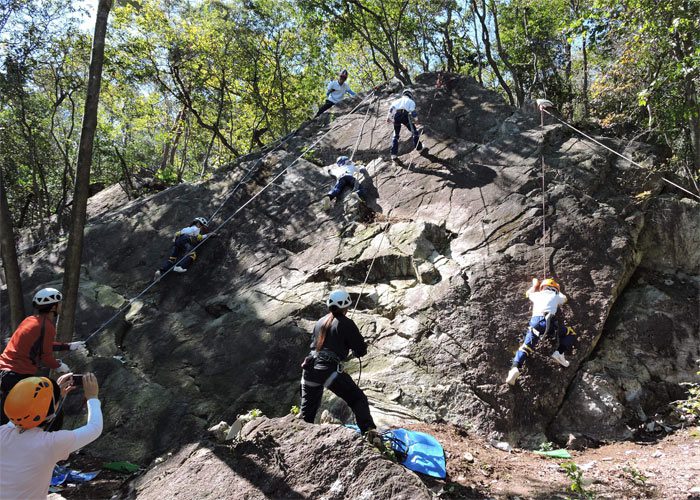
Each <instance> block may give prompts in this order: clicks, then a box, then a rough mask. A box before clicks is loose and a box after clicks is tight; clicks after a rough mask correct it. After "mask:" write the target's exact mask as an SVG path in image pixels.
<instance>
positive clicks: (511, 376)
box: [506, 366, 520, 385]
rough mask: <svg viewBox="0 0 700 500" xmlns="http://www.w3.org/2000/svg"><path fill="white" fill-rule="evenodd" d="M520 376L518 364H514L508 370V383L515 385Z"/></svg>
mask: <svg viewBox="0 0 700 500" xmlns="http://www.w3.org/2000/svg"><path fill="white" fill-rule="evenodd" d="M519 376H520V370H518V367H517V366H514V367H513V368H511V369H510V371H509V372H508V376H507V377H506V384H508V385H515V381H516V380H518V377H519Z"/></svg>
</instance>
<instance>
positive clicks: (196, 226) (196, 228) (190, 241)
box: [154, 217, 213, 280]
mask: <svg viewBox="0 0 700 500" xmlns="http://www.w3.org/2000/svg"><path fill="white" fill-rule="evenodd" d="M208 228H209V222H208V221H207V219H205V218H204V217H195V218H194V220H193V221H192V223H191V224H190V225H189V226H188V227H184V228H182V229H180V230H179V231H178V232H177V233H175V239H174V240H173V246H172V247H171V249H170V257H168V259H167V260H166V261H165V262H163V265H162V266H161V267H160V269H158V270H157V271H156V275H155V277H154V279H156V280H157V279H158V278H160V276H161V275H162V274H163V273H165V272H166V271H167V270H168V269H170V268H171V267H172V268H173V271H175V272H176V273H184V272H186V271H187V269H189V267H190V266H191V265H192V263H193V262H194V261H195V260H197V252H193V251H192V249H193V248H194V247H195V246H197V244H198V243H199V242H200V241H202V240H205V239H207V238H208V237H210V236H213V233H212V234H207V230H208ZM183 257H184V259H183ZM181 259H182V261H180V260H181Z"/></svg>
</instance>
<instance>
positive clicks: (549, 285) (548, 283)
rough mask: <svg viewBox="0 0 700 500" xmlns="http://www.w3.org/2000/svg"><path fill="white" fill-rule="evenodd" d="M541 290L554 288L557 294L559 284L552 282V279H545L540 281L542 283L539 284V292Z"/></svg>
mask: <svg viewBox="0 0 700 500" xmlns="http://www.w3.org/2000/svg"><path fill="white" fill-rule="evenodd" d="M543 288H554V289H555V290H556V291H557V292H558V291H559V283H557V282H556V281H554V280H553V279H552V278H547V279H546V280H542V282H541V283H540V290H541V289H543Z"/></svg>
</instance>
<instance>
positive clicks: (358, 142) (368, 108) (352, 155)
mask: <svg viewBox="0 0 700 500" xmlns="http://www.w3.org/2000/svg"><path fill="white" fill-rule="evenodd" d="M380 101H381V99H377V101H376V102H377V109H379V102H380ZM371 108H372V103H369V104H368V105H367V111H366V112H365V118H364V120H363V121H362V126H361V127H360V131H359V133H358V134H357V139H356V140H355V147H354V148H353V150H352V154H351V155H350V161H352V160H353V158H355V153H356V152H357V147H358V146H359V145H360V139H361V138H362V133H363V132H364V130H365V124H366V123H367V121H368V119H367V116H368V115H369V110H370V109H371Z"/></svg>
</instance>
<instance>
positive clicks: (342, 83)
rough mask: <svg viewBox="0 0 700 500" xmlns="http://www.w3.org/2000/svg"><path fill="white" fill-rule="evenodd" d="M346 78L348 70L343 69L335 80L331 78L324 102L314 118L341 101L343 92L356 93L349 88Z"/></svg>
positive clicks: (343, 95) (343, 96) (353, 94)
mask: <svg viewBox="0 0 700 500" xmlns="http://www.w3.org/2000/svg"><path fill="white" fill-rule="evenodd" d="M347 79H348V70H346V69H344V70H343V71H341V72H340V74H339V75H338V80H337V81H335V80H333V81H332V82H330V83H329V84H328V87H327V88H326V102H324V103H323V105H322V106H321V107H320V108H319V110H318V112H317V113H316V116H314V118H316V117H317V116H319V115H321V114H322V113H323V112H324V111H326V110H328V109H330V108H331V107H333V106H335V105H336V104H338V103H339V102H340V101H342V100H343V99H344V98H345V94H350V95H351V96H355V95H357V94H355V92H353V91H352V90H351V89H350V86H349V85H348V84H347V82H346V80H347Z"/></svg>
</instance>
